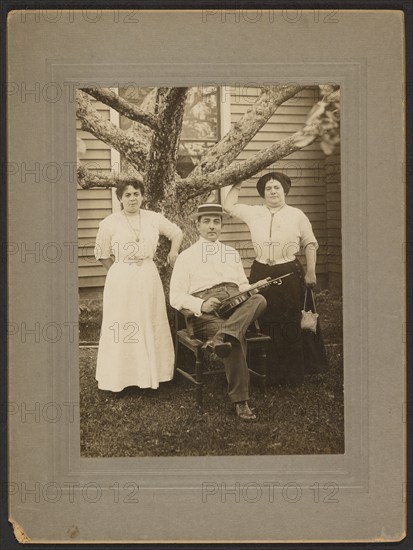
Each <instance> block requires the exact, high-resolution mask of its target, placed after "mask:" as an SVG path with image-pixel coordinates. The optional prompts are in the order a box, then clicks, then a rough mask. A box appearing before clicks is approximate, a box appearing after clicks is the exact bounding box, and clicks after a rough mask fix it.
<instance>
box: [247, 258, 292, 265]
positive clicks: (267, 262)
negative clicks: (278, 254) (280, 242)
mask: <svg viewBox="0 0 413 550" xmlns="http://www.w3.org/2000/svg"><path fill="white" fill-rule="evenodd" d="M255 261H256V262H258V263H259V264H264V265H281V264H288V263H289V262H295V258H293V259H284V258H280V259H279V260H270V259H265V258H255Z"/></svg>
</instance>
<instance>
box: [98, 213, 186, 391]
mask: <svg viewBox="0 0 413 550" xmlns="http://www.w3.org/2000/svg"><path fill="white" fill-rule="evenodd" d="M140 216H141V224H140V226H141V227H140V234H139V241H137V237H136V234H135V233H134V231H133V229H132V226H131V224H130V221H129V220H131V219H132V217H130V218H129V217H128V218H127V217H126V216H125V213H124V211H123V210H122V211H121V212H116V213H114V214H111V215H110V216H108V217H107V218H105V219H104V220H103V221H102V222H101V223H100V225H99V231H98V234H97V237H96V247H95V257H96V259H100V258H109V257H110V256H111V255H112V256H114V259H115V261H114V263H113V264H112V266H111V267H110V269H109V271H108V273H107V276H106V282H105V288H104V291H103V320H102V328H101V333H100V341H99V350H98V357H97V367H96V380H97V381H98V387H99V389H102V390H111V391H114V392H118V391H121V390H122V389H123V388H125V387H127V386H139V387H141V388H157V387H158V386H159V383H160V382H165V381H167V380H171V379H172V377H173V370H174V349H173V343H172V338H171V331H170V327H169V322H168V317H167V314H166V306H165V295H164V291H163V287H162V283H161V279H160V277H159V273H158V270H157V268H156V266H155V263H154V261H153V256H154V253H155V250H156V247H157V244H158V239H159V235H160V234H161V235H165V236H166V237H168V238H169V239H171V238H172V237H173V236H174V235H175V234H176V233H179V232H180V229H179V228H178V226H177V225H175V224H173V223H172V222H170V221H168V220H167V219H166V218H165V217H164V216H163V215H162V214H158V213H156V212H152V211H150V210H141V211H140Z"/></svg>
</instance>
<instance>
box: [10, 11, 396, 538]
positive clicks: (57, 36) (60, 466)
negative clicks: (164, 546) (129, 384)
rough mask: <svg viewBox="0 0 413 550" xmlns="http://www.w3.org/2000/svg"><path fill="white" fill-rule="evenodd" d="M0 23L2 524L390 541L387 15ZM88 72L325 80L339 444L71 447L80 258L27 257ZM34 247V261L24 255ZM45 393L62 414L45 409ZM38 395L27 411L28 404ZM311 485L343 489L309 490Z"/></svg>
mask: <svg viewBox="0 0 413 550" xmlns="http://www.w3.org/2000/svg"><path fill="white" fill-rule="evenodd" d="M8 23H9V27H8V31H9V34H8V48H9V49H8V83H9V85H8V92H9V94H8V124H9V130H8V138H9V159H8V160H9V163H10V164H9V174H10V175H9V181H8V192H9V240H10V243H11V244H10V247H9V248H10V252H11V254H10V258H9V260H10V263H9V276H10V279H9V321H10V323H11V325H10V327H11V329H10V338H9V353H10V355H9V357H10V359H9V402H10V403H9V409H10V412H11V414H10V418H9V427H10V442H9V444H10V485H9V487H10V521H12V522H13V525H14V528H15V534H16V537H17V538H18V539H19V540H21V541H26V542H52V541H60V542H93V541H108V542H114V541H125V542H126V541H128V542H132V541H136V542H145V541H151V542H153V541H162V542H167V541H181V542H188V541H225V542H227V541H240V542H247V541H257V542H263V541H396V540H400V539H402V538H403V537H404V530H405V499H404V489H405V485H404V481H405V477H404V469H405V458H404V456H405V441H404V438H405V421H404V413H403V411H404V402H405V387H404V377H405V365H404V339H403V327H404V263H403V245H404V240H405V237H404V133H403V129H404V122H403V121H404V105H403V100H404V98H403V79H404V67H403V55H404V51H403V32H404V21H403V14H402V13H401V12H397V11H348V12H347V11H346V12H343V11H340V12H339V11H337V10H335V11H334V12H333V11H332V10H331V11H318V10H308V11H303V12H300V11H298V12H297V11H296V10H291V11H288V12H285V11H284V12H281V11H272V10H253V11H248V12H247V11H245V10H241V11H240V10H238V11H237V10H236V11H235V12H234V13H232V14H230V13H229V12H225V11H223V10H204V11H187V12H182V11H181V12H179V11H176V12H172V11H171V12H167V11H159V12H155V11H152V12H151V11H138V10H134V11H103V12H99V11H96V10H83V12H82V11H71V10H68V11H63V12H59V11H52V10H51V11H44V10H43V11H42V10H32V11H30V12H24V11H21V12H20V11H16V12H13V13H11V14H10V16H9V21H8ZM91 82H93V83H95V84H96V85H100V86H118V85H120V84H122V83H124V84H125V83H126V84H129V85H130V83H131V82H132V83H134V84H135V85H137V86H153V85H155V86H157V85H167V86H169V85H177V86H179V85H201V84H205V83H216V84H217V85H227V84H234V83H239V84H241V85H242V84H247V83H262V82H265V83H268V82H270V83H275V82H276V83H280V82H300V83H306V84H314V83H322V82H335V83H339V84H340V86H341V90H342V98H343V123H342V137H343V140H342V145H341V152H342V157H341V158H342V208H343V210H342V220H343V297H344V298H343V300H344V361H345V365H344V369H345V376H344V381H345V453H344V454H343V455H333V456H331V455H319V456H257V457H250V456H249V457H242V456H239V457H233V456H232V457H226V456H223V457H179V458H178V457H162V458H101V459H84V458H80V444H79V414H78V413H79V409H78V407H77V406H75V405H76V404H78V402H79V393H78V391H79V382H78V379H79V376H78V374H79V373H78V352H77V340H76V337H71V335H72V334H73V333H72V332H71V330H70V327H71V326H72V327H73V325H75V324H76V323H77V304H78V299H77V296H78V289H77V265H76V262H75V261H74V259H73V258H71V257H70V255H69V254H68V255H67V257H65V258H64V259H63V260H62V261H57V262H50V261H47V257H46V258H44V257H42V251H43V247H44V245H45V244H46V243H51V242H52V243H60V244H61V243H75V242H76V241H77V233H76V230H77V223H76V214H77V211H76V183H75V178H74V170H73V166H75V164H74V163H75V162H76V145H75V124H74V120H75V116H74V112H75V105H74V101H73V90H74V88H75V87H76V86H77V85H82V84H83V85H84V84H86V83H91ZM36 163H37V164H36ZM53 166H54V168H53ZM56 167H57V168H56ZM59 169H60V170H61V172H62V174H61V176H56V181H55V182H54V183H52V181H51V180H52V179H53V177H54V176H51V175H50V174H52V173H55V174H56V172H53V170H56V171H57V172H58V171H59ZM28 170H34V172H32V173H29V172H28ZM43 170H49V174H48V177H44V172H43ZM42 173H43V176H42ZM36 243H40V244H39V245H36ZM36 246H40V261H37V259H36V255H35V254H34V255H32V256H30V255H27V254H26V255H25V256H24V257H22V255H21V254H20V250H22V249H23V248H22V247H26V250H28V249H35V247H36ZM16 247H17V248H16ZM69 249H70V246H68V247H67V250H69ZM36 323H40V325H39V326H40V327H41V330H42V329H43V327H44V326H46V325H47V326H49V325H48V323H55V324H56V326H59V327H60V328H62V327H66V329H67V331H66V333H64V335H65V337H62V338H59V339H58V340H57V341H56V342H55V343H52V342H51V341H50V340H51V339H53V336H52V333H49V334H48V337H47V338H42V337H41V338H39V339H38V341H36V340H37V337H26V338H24V337H23V336H22V334H23V332H22V331H23V329H24V331H27V329H28V328H29V327H31V328H33V327H35V324H36ZM65 323H66V324H65ZM50 326H51V325H50ZM52 330H53V329H52ZM73 332H76V331H73ZM47 340H49V341H47ZM36 403H38V404H39V405H36ZM50 403H52V405H49V406H48V404H50ZM56 404H57V405H59V406H60V407H61V410H62V411H64V413H65V414H64V415H62V418H60V419H58V420H56V421H55V422H51V421H50V418H55V417H56V415H55V412H54V411H53V410H52V409H50V407H53V406H55V405H56ZM39 406H40V413H39V415H38V418H37V417H36V415H37V413H35V414H34V415H33V418H34V421H31V420H30V418H28V416H27V414H26V413H27V411H28V410H30V409H33V410H35V411H36V410H39V409H38V408H37V409H36V407H39ZM48 407H49V408H48ZM23 410H24V411H25V414H24V415H23V414H20V411H23ZM72 413H73V414H72ZM128 484H135V485H128ZM248 484H249V485H248ZM317 484H319V487H324V486H325V484H337V485H338V487H339V489H338V491H337V494H331V498H327V499H326V498H325V496H326V494H327V493H325V492H324V493H323V494H322V497H323V498H317V497H316V491H315V487H317ZM137 485H138V486H139V490H136V494H135V495H134V496H133V498H130V496H131V487H132V488H133V487H135V486H137ZM327 487H330V486H329V485H327ZM331 487H333V488H334V485H331ZM276 489H277V490H276ZM291 489H293V492H291ZM251 491H252V492H251ZM294 491H296V492H297V496H296V497H295V496H294V494H295V493H294ZM254 495H256V497H255V496H254Z"/></svg>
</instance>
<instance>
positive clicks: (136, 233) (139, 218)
mask: <svg viewBox="0 0 413 550" xmlns="http://www.w3.org/2000/svg"><path fill="white" fill-rule="evenodd" d="M123 213H124V215H125V218H126V221H127V223H128V225H129V227H130V228H131V229H132V231H133V234H134V235H135V240H136V242H137V243H138V242H139V237H140V234H141V215H140V213H139V214H138V215H137V216H133V217H134V218H138V220H139V227H138V228H135V227H133V226H132V224H131V223H130V221H129V219H128V218H129V216H127V215H126V212H125V211H123Z"/></svg>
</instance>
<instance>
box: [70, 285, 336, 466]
mask: <svg viewBox="0 0 413 550" xmlns="http://www.w3.org/2000/svg"><path fill="white" fill-rule="evenodd" d="M317 305H318V310H319V312H320V316H321V322H322V326H323V333H324V337H325V339H326V342H327V345H326V347H327V355H328V359H329V364H330V367H331V368H330V370H329V371H328V372H327V373H325V374H322V375H312V376H308V377H307V378H306V381H305V383H304V384H303V385H302V386H300V387H297V388H288V387H280V386H270V387H268V388H267V391H266V393H265V394H264V393H263V392H262V390H261V389H260V388H259V386H258V384H257V383H254V379H252V384H251V400H250V406H251V407H253V408H254V409H255V412H256V413H257V416H258V421H257V422H255V423H252V424H248V423H243V422H240V421H239V420H238V419H237V417H236V416H235V412H234V409H233V406H232V405H231V403H230V402H229V399H228V396H227V393H226V381H225V376H224V375H222V376H221V375H217V376H213V377H208V378H207V380H206V381H205V387H204V409H203V410H202V411H201V410H198V409H197V407H196V405H195V399H194V393H193V391H194V389H193V386H192V384H190V382H188V381H187V380H185V379H183V378H182V377H180V376H179V375H177V377H176V378H175V379H174V380H173V381H171V382H166V383H163V384H161V385H160V387H159V389H157V390H151V389H145V390H142V389H139V388H135V387H131V388H127V389H126V390H125V391H124V392H122V394H121V395H122V397H118V396H117V395H116V394H113V393H112V392H105V391H101V390H98V389H97V382H96V380H95V368H96V354H97V349H96V348H81V350H80V414H81V418H80V437H81V454H82V456H83V457H122V456H123V457H133V456H200V455H273V454H328V453H335V454H339V453H343V452H344V410H343V357H342V337H341V302H340V300H339V299H338V298H333V297H331V296H330V295H329V293H328V292H327V291H323V292H322V293H320V294H319V296H318V300H317Z"/></svg>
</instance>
